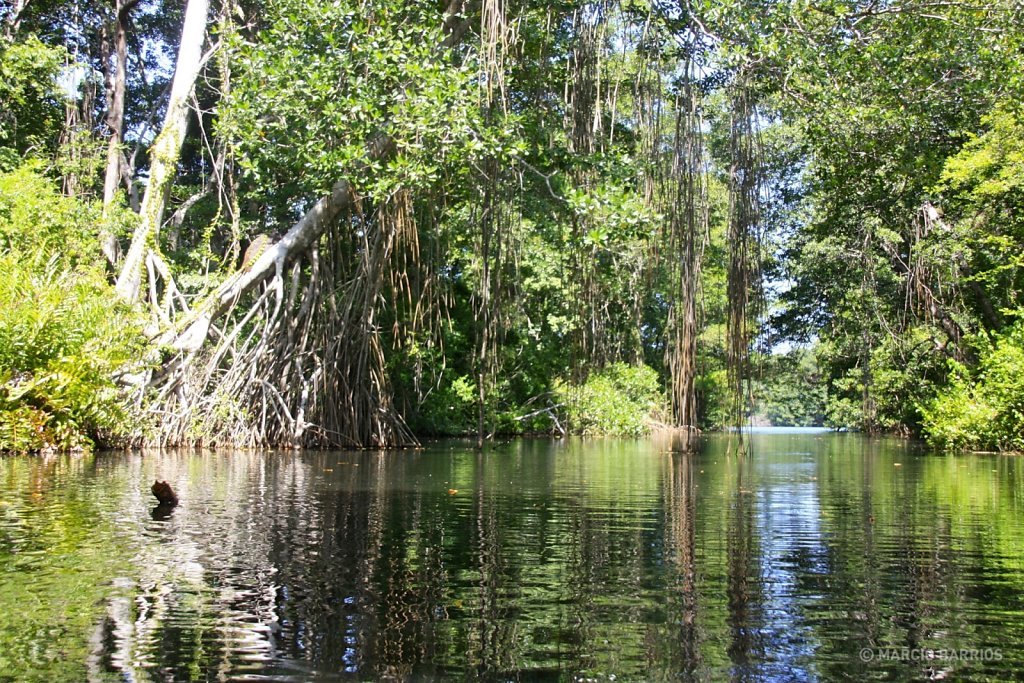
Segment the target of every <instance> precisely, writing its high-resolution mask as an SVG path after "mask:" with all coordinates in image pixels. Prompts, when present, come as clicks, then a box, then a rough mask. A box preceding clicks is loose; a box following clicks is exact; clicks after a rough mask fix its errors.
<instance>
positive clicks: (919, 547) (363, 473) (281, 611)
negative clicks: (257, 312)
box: [0, 432, 1024, 681]
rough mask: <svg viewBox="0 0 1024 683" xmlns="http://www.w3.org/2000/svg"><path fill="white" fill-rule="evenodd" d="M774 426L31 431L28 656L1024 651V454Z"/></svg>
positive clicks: (794, 661)
mask: <svg viewBox="0 0 1024 683" xmlns="http://www.w3.org/2000/svg"><path fill="white" fill-rule="evenodd" d="M749 441H750V445H751V447H750V451H751V452H750V453H749V454H748V455H745V456H739V455H737V454H736V453H735V450H734V448H735V443H733V442H731V439H730V437H729V436H725V435H718V436H711V437H707V438H706V439H704V440H703V443H702V445H701V448H700V450H699V452H697V453H694V454H691V455H679V454H672V453H668V452H666V451H665V450H664V448H663V447H662V445H660V444H659V443H657V442H654V441H611V440H597V441H575V440H573V441H568V442H549V441H517V442H512V443H509V444H504V445H497V446H495V447H493V448H491V449H489V450H487V451H485V452H484V453H482V454H481V453H478V452H476V451H475V450H473V449H472V448H470V447H469V446H468V445H466V444H461V443H443V444H438V445H434V446H431V447H428V448H426V449H425V450H422V451H416V452H388V453H347V452H330V453H313V452H309V453H271V454H254V453H245V452H237V453H217V454H210V453H206V454H192V453H188V454H186V453H164V454H146V455H145V456H140V455H138V454H100V455H96V456H86V457H56V458H47V459H40V458H25V457H9V458H3V459H0V569H2V573H0V680H16V681H27V680H40V681H43V680H45V681H58V680H68V681H79V680H97V681H106V680H110V681H148V680H161V681H163V680H175V681H178V680H289V681H306V680H384V679H386V680H431V679H480V678H486V679H491V680H535V679H551V680H583V679H596V680H637V679H642V680H669V679H671V680H680V679H682V680H725V679H732V680H751V681H753V680H759V681H760V680H779V681H791V680H807V681H814V680H836V679H849V680H858V681H859V680H866V679H868V678H880V679H885V680H920V679H922V678H930V677H931V678H947V679H955V680H990V679H1006V678H1011V677H1013V676H1014V675H1015V673H1018V672H1024V637H1022V636H1024V471H1022V467H1024V465H1022V463H1024V460H1022V459H1020V458H1016V457H1009V456H997V455H961V456H953V455H943V454H936V453H931V452H928V451H927V450H924V449H922V448H920V447H919V446H914V445H912V444H908V443H906V442H903V441H897V440H871V439H867V438H864V437H862V436H860V435H855V434H832V433H816V432H807V433H801V432H766V433H756V434H754V435H753V436H752V437H750V438H749ZM155 478H160V479H167V480H169V481H170V482H171V483H172V484H173V485H174V486H175V488H176V489H177V490H178V492H179V494H180V496H181V505H180V506H179V507H177V508H176V509H174V510H173V511H172V512H170V513H168V512H167V511H161V510H159V509H156V508H155V499H153V498H152V496H151V495H150V493H149V486H150V485H151V484H152V482H153V480H154V479H155Z"/></svg>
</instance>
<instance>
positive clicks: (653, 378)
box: [555, 363, 665, 436]
mask: <svg viewBox="0 0 1024 683" xmlns="http://www.w3.org/2000/svg"><path fill="white" fill-rule="evenodd" d="M555 395H556V397H557V399H558V401H559V402H560V403H563V404H564V405H565V414H566V419H567V421H568V424H569V428H570V429H571V430H572V431H573V432H575V433H577V434H585V435H603V436H638V435H640V434H644V433H646V432H647V431H648V430H649V429H650V427H651V423H652V421H653V420H655V419H657V418H658V417H660V416H661V415H663V414H664V413H665V398H664V396H663V395H662V393H661V388H660V387H659V384H658V374H657V373H656V372H655V371H654V370H653V369H651V368H649V367H647V366H646V365H640V366H633V365H628V364H626V363H615V364H613V365H610V366H608V367H607V368H605V369H604V370H601V371H600V372H595V373H593V374H592V375H591V376H590V377H589V378H587V381H586V382H585V383H583V384H582V385H579V386H574V385H572V384H569V383H567V382H559V383H557V384H556V386H555Z"/></svg>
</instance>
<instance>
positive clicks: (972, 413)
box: [922, 323, 1024, 451]
mask: <svg viewBox="0 0 1024 683" xmlns="http://www.w3.org/2000/svg"><path fill="white" fill-rule="evenodd" d="M979 343H980V345H981V351H980V360H979V363H978V365H977V368H975V369H973V370H972V369H970V368H967V367H965V366H964V365H962V364H959V363H955V364H953V373H952V380H951V382H950V384H949V386H948V387H946V388H945V390H944V391H943V392H942V393H941V394H939V396H937V397H936V398H935V399H934V400H932V401H931V402H929V403H927V404H926V405H924V406H923V407H922V412H923V414H924V433H925V435H926V437H927V439H928V440H929V441H930V442H931V443H933V444H935V445H936V446H940V447H943V448H951V449H968V450H1000V451H1002V450H1013V451H1024V324H1022V323H1017V324H1016V325H1014V326H1012V327H1011V328H1010V329H1008V330H1007V331H1006V332H1004V333H1002V334H1000V335H998V336H997V337H996V339H995V341H994V342H992V343H988V342H979Z"/></svg>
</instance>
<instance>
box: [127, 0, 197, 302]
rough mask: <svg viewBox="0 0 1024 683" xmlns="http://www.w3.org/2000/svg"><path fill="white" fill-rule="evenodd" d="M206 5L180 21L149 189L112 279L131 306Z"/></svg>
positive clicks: (167, 181) (192, 78)
mask: <svg viewBox="0 0 1024 683" xmlns="http://www.w3.org/2000/svg"><path fill="white" fill-rule="evenodd" d="M209 7H210V3H209V0H188V6H187V7H186V9H185V22H184V25H183V26H182V31H181V44H180V45H179V46H178V61H177V64H176V66H175V69H174V80H173V82H172V84H171V99H170V102H168V104H167V114H166V115H165V116H164V124H163V128H162V129H161V130H160V134H159V135H158V136H157V137H156V140H155V141H154V142H153V147H152V148H151V152H150V156H151V159H150V166H149V184H148V185H147V186H146V194H145V195H144V197H143V199H142V213H141V215H140V216H139V225H138V227H137V228H136V229H135V234H134V235H133V236H132V244H131V247H130V248H129V249H128V255H127V257H126V258H125V260H124V265H123V266H122V268H121V274H120V276H119V277H118V278H117V293H118V295H120V297H121V298H122V299H125V300H126V301H137V300H138V298H139V290H140V289H141V287H142V274H143V265H144V264H145V260H146V259H145V257H146V253H147V252H148V251H149V249H150V248H151V247H152V245H153V243H154V242H155V240H156V238H157V235H158V234H159V232H160V224H161V222H162V221H163V215H164V208H165V207H166V205H167V198H168V196H169V194H170V191H171V183H172V182H173V180H174V174H175V172H176V170H177V165H178V158H179V157H180V156H181V145H182V143H183V142H184V140H185V132H186V128H187V127H188V111H189V110H188V98H189V96H190V95H191V93H192V88H193V87H194V86H195V82H196V78H197V77H198V76H199V69H200V67H201V65H202V64H201V62H202V49H203V40H204V38H205V36H206V21H207V14H208V11H209Z"/></svg>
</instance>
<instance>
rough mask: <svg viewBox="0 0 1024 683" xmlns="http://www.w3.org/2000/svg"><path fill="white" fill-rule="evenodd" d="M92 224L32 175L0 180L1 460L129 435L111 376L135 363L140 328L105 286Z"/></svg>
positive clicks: (86, 211)
mask: <svg viewBox="0 0 1024 683" xmlns="http://www.w3.org/2000/svg"><path fill="white" fill-rule="evenodd" d="M97 215H98V212H97V211H95V210H94V209H93V208H92V207H87V206H83V205H81V204H79V203H78V202H76V201H74V200H72V199H69V198H65V197H61V196H60V195H58V194H57V193H56V192H55V191H54V190H53V189H52V187H51V186H50V185H49V184H48V182H47V180H46V179H45V178H43V177H42V176H40V175H38V174H37V173H35V172H34V171H32V170H31V169H27V168H22V169H19V170H18V171H15V172H13V173H10V174H7V175H4V176H0V450H17V451H34V450H40V449H46V448H58V449H70V448H83V447H88V446H89V445H91V444H92V443H93V442H94V441H95V440H96V439H97V438H102V439H104V440H107V439H116V438H117V436H118V435H121V434H125V433H127V432H129V431H130V430H132V429H133V428H134V427H135V425H134V424H133V420H132V418H131V415H130V414H129V411H128V409H127V407H126V405H125V402H124V398H123V396H122V395H121V392H120V391H119V389H118V388H117V386H116V385H115V383H114V376H115V374H116V373H117V372H118V371H119V370H122V369H123V368H124V366H125V365H126V364H128V363H129V362H131V361H133V360H136V359H138V358H139V357H140V356H141V348H142V347H141V334H140V326H139V325H138V323H137V322H136V321H135V318H134V314H132V313H131V312H130V311H128V310H127V309H126V308H122V307H121V306H120V305H119V304H117V299H116V297H115V296H114V294H113V290H112V288H111V287H110V286H109V285H108V284H107V283H106V279H105V274H104V270H103V268H102V264H101V263H100V262H99V259H100V256H99V253H100V252H99V246H98V243H97V239H96V237H95V234H94V232H93V231H94V230H95V223H94V222H93V220H94V219H96V217H97Z"/></svg>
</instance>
